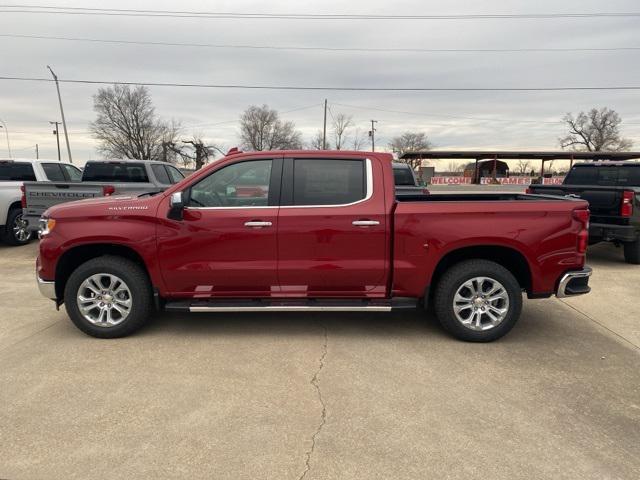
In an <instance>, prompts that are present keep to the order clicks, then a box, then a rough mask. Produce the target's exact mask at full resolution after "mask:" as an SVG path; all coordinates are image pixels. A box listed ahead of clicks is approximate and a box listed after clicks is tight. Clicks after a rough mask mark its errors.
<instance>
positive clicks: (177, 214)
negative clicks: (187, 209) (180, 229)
mask: <svg viewBox="0 0 640 480" xmlns="http://www.w3.org/2000/svg"><path fill="white" fill-rule="evenodd" d="M169 206H170V208H169V214H168V215H167V217H169V218H170V219H172V220H182V212H183V211H184V201H183V200H182V192H175V193H172V194H171V198H170V199H169Z"/></svg>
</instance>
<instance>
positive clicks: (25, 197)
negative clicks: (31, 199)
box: [20, 185, 27, 208]
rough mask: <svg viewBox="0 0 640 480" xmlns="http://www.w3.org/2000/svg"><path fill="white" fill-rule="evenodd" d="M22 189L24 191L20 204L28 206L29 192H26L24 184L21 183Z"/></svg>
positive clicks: (24, 206)
mask: <svg viewBox="0 0 640 480" xmlns="http://www.w3.org/2000/svg"><path fill="white" fill-rule="evenodd" d="M20 191H21V192H22V197H21V198H20V206H21V207H22V208H27V193H26V192H25V189H24V185H20Z"/></svg>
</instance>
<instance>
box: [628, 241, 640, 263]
mask: <svg viewBox="0 0 640 480" xmlns="http://www.w3.org/2000/svg"><path fill="white" fill-rule="evenodd" d="M624 260H625V261H626V262H627V263H633V264H635V265H638V264H640V239H636V241H635V242H625V243H624Z"/></svg>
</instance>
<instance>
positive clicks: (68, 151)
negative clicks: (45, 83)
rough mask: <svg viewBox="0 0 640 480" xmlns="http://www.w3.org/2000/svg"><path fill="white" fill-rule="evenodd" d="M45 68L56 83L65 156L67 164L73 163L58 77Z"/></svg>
mask: <svg viewBox="0 0 640 480" xmlns="http://www.w3.org/2000/svg"><path fill="white" fill-rule="evenodd" d="M47 68H48V69H49V71H50V72H51V75H52V76H53V79H54V80H55V82H56V90H57V91H58V102H59V103H60V116H61V117H62V128H63V129H64V139H65V141H66V142H67V155H69V163H73V160H72V159H71V147H70V146H69V134H68V133H67V121H66V120H65V119H64V109H63V108H62V97H61V96H60V84H59V83H58V77H57V76H56V74H55V73H53V70H51V67H50V66H49V65H47Z"/></svg>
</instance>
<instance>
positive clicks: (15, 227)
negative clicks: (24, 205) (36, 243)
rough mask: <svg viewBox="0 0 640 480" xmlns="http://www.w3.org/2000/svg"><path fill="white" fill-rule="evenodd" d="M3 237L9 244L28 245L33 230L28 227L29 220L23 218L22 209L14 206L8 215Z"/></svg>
mask: <svg viewBox="0 0 640 480" xmlns="http://www.w3.org/2000/svg"><path fill="white" fill-rule="evenodd" d="M2 239H3V240H4V241H5V243H7V244H9V245H15V246H17V245H26V244H27V243H29V240H31V232H30V231H29V230H28V229H27V222H26V221H25V220H24V219H23V218H22V209H20V208H12V209H11V210H9V214H8V215H7V224H6V225H5V226H4V234H3V236H2Z"/></svg>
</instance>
